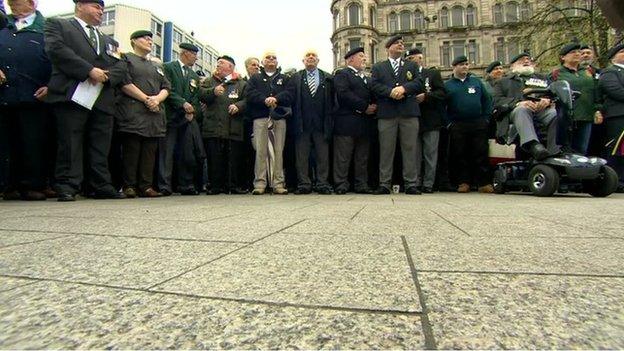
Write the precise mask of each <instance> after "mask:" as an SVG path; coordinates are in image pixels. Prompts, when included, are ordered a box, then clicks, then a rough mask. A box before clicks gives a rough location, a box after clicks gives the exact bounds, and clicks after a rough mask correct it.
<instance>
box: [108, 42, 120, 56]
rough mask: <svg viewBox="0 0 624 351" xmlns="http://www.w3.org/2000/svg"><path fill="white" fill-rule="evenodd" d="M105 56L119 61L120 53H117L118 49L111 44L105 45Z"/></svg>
mask: <svg viewBox="0 0 624 351" xmlns="http://www.w3.org/2000/svg"><path fill="white" fill-rule="evenodd" d="M106 54H107V55H108V56H110V57H114V58H116V59H118V60H120V59H121V52H119V47H118V46H115V45H113V44H106Z"/></svg>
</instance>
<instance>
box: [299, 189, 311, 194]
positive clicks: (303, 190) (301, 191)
mask: <svg viewBox="0 0 624 351" xmlns="http://www.w3.org/2000/svg"><path fill="white" fill-rule="evenodd" d="M311 193H312V189H311V188H297V190H295V195H308V194H311Z"/></svg>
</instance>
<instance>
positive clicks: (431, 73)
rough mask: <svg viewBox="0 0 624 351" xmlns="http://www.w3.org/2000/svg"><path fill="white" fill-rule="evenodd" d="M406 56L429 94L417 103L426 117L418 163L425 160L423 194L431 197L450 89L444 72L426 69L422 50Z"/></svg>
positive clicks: (411, 52)
mask: <svg viewBox="0 0 624 351" xmlns="http://www.w3.org/2000/svg"><path fill="white" fill-rule="evenodd" d="M405 55H406V59H407V60H409V61H412V62H414V63H415V64H416V65H418V71H419V72H420V75H421V79H422V80H423V83H424V85H425V92H423V93H420V94H418V95H416V101H418V103H419V104H420V112H421V114H422V115H421V117H420V128H419V129H420V134H419V142H420V144H421V149H422V153H420V154H419V155H418V159H417V162H418V163H419V164H420V163H422V160H423V159H424V160H425V163H424V166H425V167H424V172H423V178H422V188H421V191H422V192H423V193H425V194H431V193H433V184H434V182H435V179H436V168H437V164H438V151H439V150H438V145H439V142H440V129H441V128H442V116H443V113H444V100H445V98H446V90H445V88H444V82H443V81H442V75H441V74H440V71H438V70H434V69H426V68H424V55H423V53H422V51H420V49H418V48H415V49H412V50H409V51H407V52H406V53H405Z"/></svg>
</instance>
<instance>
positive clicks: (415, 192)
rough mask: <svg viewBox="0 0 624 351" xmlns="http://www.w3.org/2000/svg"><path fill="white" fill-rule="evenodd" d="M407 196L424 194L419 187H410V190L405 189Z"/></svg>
mask: <svg viewBox="0 0 624 351" xmlns="http://www.w3.org/2000/svg"><path fill="white" fill-rule="evenodd" d="M405 194H406V195H422V192H420V189H418V187H417V186H410V187H409V188H407V189H405Z"/></svg>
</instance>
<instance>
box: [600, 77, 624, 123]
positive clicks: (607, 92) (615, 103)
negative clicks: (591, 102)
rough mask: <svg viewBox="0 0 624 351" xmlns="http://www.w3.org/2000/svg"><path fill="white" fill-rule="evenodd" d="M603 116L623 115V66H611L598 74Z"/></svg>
mask: <svg viewBox="0 0 624 351" xmlns="http://www.w3.org/2000/svg"><path fill="white" fill-rule="evenodd" d="M599 84H600V85H599V86H600V91H601V92H602V95H603V97H604V103H603V104H602V109H603V111H604V114H605V118H609V117H617V116H624V68H622V67H619V66H615V65H614V66H611V67H609V68H607V69H605V70H603V71H602V73H601V74H600V83H599Z"/></svg>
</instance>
